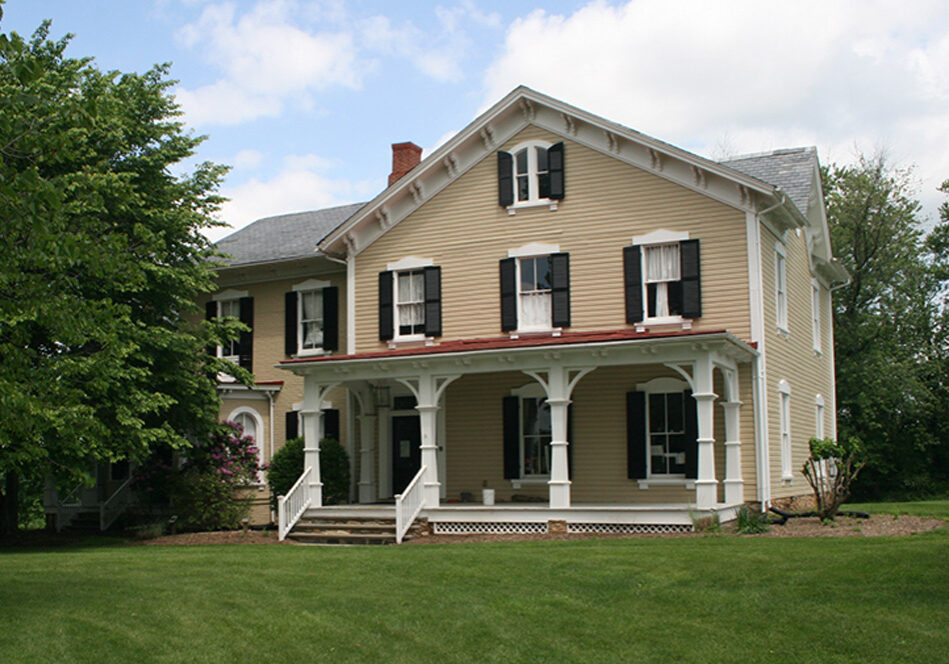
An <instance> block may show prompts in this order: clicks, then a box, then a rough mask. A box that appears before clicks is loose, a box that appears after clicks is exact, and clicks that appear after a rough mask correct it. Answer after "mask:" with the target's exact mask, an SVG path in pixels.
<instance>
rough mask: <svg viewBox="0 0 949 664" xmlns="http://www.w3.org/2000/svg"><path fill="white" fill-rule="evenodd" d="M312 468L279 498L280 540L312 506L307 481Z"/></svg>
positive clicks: (304, 472) (284, 537) (305, 471)
mask: <svg viewBox="0 0 949 664" xmlns="http://www.w3.org/2000/svg"><path fill="white" fill-rule="evenodd" d="M311 470H312V468H309V467H308V468H307V469H306V470H304V471H303V474H302V475H300V479H298V480H297V482H296V484H294V485H293V488H291V489H290V490H289V491H288V492H287V495H286V496H279V497H278V498H277V521H278V528H279V531H278V532H279V535H280V540H281V541H283V540H284V539H286V537H287V533H289V532H290V530H291V529H292V528H293V526H294V525H295V524H296V522H297V521H299V520H300V517H301V516H303V513H304V512H306V510H307V508H308V507H309V506H310V496H309V494H308V492H307V481H308V479H307V478H309V476H310V471H311Z"/></svg>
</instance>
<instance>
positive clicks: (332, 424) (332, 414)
mask: <svg viewBox="0 0 949 664" xmlns="http://www.w3.org/2000/svg"><path fill="white" fill-rule="evenodd" d="M323 437H324V438H332V439H333V440H335V441H336V442H339V411H338V410H336V409H335V408H327V409H326V410H324V411H323Z"/></svg>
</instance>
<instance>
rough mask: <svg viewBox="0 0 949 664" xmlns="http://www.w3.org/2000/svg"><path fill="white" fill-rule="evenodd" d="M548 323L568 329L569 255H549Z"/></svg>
mask: <svg viewBox="0 0 949 664" xmlns="http://www.w3.org/2000/svg"><path fill="white" fill-rule="evenodd" d="M550 298H551V306H550V314H551V315H550V322H551V324H552V325H553V326H554V327H570V254H565V253H560V254H551V255H550Z"/></svg>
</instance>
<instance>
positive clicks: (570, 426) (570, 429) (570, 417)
mask: <svg viewBox="0 0 949 664" xmlns="http://www.w3.org/2000/svg"><path fill="white" fill-rule="evenodd" d="M567 443H568V445H567V479H568V480H569V479H573V404H572V403H571V404H567ZM551 451H552V450H551Z"/></svg>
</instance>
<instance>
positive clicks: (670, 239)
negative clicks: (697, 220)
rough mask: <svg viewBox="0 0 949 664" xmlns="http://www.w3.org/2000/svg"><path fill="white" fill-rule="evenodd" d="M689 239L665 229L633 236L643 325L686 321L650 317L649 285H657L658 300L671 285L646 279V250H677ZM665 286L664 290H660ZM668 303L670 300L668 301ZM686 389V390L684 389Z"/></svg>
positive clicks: (679, 317) (687, 235) (657, 307)
mask: <svg viewBox="0 0 949 664" xmlns="http://www.w3.org/2000/svg"><path fill="white" fill-rule="evenodd" d="M688 239H689V233H688V231H684V232H682V231H670V230H666V229H664V228H660V229H658V230H655V231H652V232H651V233H647V234H646V235H636V236H633V240H632V243H633V244H634V245H639V252H640V261H639V262H640V270H641V275H640V283H641V287H642V292H643V295H642V297H643V324H644V325H647V324H648V325H664V324H678V323H683V322H684V321H685V319H684V318H683V317H682V316H681V315H680V314H674V315H670V316H650V315H649V284H650V283H656V284H657V287H656V295H657V299H658V298H659V297H660V293H662V294H663V295H665V296H666V297H668V291H667V288H668V287H667V286H666V284H668V283H670V281H669V280H667V281H662V282H656V281H647V279H646V274H647V272H646V268H647V265H646V253H647V252H646V249H647V248H651V247H657V246H672V245H675V246H676V247H677V248H678V247H679V246H680V243H681V242H682V241H683V240H688ZM681 280H682V263H681V260H680V263H679V279H678V281H681ZM660 286H664V288H660ZM667 302H668V300H667ZM656 310H657V311H658V310H659V303H658V302H656ZM683 389H684V388H683Z"/></svg>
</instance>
